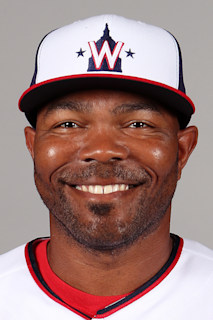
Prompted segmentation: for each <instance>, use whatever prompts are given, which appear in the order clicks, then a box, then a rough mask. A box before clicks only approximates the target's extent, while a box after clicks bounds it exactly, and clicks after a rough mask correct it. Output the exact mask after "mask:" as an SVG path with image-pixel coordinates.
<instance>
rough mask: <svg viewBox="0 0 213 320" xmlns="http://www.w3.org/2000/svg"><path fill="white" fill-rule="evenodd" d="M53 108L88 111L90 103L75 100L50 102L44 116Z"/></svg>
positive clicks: (89, 110)
mask: <svg viewBox="0 0 213 320" xmlns="http://www.w3.org/2000/svg"><path fill="white" fill-rule="evenodd" d="M55 110H71V111H76V112H82V113H90V112H91V105H89V104H88V103H86V104H82V103H80V102H77V101H61V102H51V103H50V104H48V106H47V110H46V112H45V114H44V116H45V117H47V116H48V115H49V114H51V113H52V112H54V111H55Z"/></svg>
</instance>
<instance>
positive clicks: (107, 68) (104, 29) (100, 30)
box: [19, 15, 195, 128]
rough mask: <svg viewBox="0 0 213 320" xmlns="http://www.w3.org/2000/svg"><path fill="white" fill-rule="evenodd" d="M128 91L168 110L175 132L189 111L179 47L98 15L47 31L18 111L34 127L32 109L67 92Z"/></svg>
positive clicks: (164, 36) (166, 37)
mask: <svg viewBox="0 0 213 320" xmlns="http://www.w3.org/2000/svg"><path fill="white" fill-rule="evenodd" d="M99 88H101V89H103V88H104V89H115V90H123V91H131V92H135V93H139V94H141V95H145V96H148V97H151V98H153V99H156V100H157V101H158V102H160V103H161V104H162V105H163V106H165V107H166V108H168V109H169V110H171V111H174V112H175V113H176V114H177V116H178V119H179V122H180V126H181V128H184V127H186V126H187V124H188V122H189V121H190V118H191V115H192V114H193V112H194V110H195V108H194V104H193V102H192V101H191V99H190V98H189V97H188V96H187V95H186V92H185V86H184V82H183V72H182V58H181V52H180V47H179V45H178V42H177V40H176V39H175V38H174V36H173V35H172V34H171V33H169V32H168V31H166V30H164V29H162V28H159V27H156V26H152V25H149V24H146V23H143V22H140V21H134V20H130V19H127V18H124V17H120V16H117V15H100V16H95V17H91V18H87V19H85V20H81V21H77V22H74V23H72V24H70V25H67V26H64V27H61V28H59V29H57V30H54V31H52V32H50V33H49V34H48V35H46V36H45V37H44V38H43V40H42V41H41V43H40V45H39V47H38V50H37V54H36V61H35V71H34V75H33V79H32V82H31V85H30V87H29V88H28V89H27V90H26V91H25V92H24V93H23V94H22V96H21V98H20V100H19V107H20V110H21V111H23V112H25V115H26V117H27V119H28V121H29V122H30V123H31V125H32V126H34V127H35V126H36V115H37V112H38V110H39V109H40V108H41V107H43V106H44V105H45V104H47V103H48V102H49V101H51V100H53V99H56V98H58V97H60V96H63V95H66V94H68V93H70V92H74V91H79V90H90V89H99Z"/></svg>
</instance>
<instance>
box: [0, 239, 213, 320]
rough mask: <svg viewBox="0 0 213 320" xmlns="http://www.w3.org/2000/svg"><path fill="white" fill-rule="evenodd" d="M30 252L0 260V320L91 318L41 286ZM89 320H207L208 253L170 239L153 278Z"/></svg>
mask: <svg viewBox="0 0 213 320" xmlns="http://www.w3.org/2000/svg"><path fill="white" fill-rule="evenodd" d="M32 247H33V242H31V243H30V244H28V245H27V246H26V247H25V246H21V247H19V248H17V249H14V250H12V251H10V252H8V253H6V254H4V255H2V256H1V257H0V319H1V320H15V319H21V320H40V319H42V320H43V319H44V320H47V319H51V320H58V319H63V320H82V319H91V318H90V317H89V316H87V315H86V314H83V313H81V312H80V311H78V310H75V309H73V308H72V306H69V305H66V303H65V302H64V301H63V300H62V299H61V298H60V297H59V296H58V295H57V293H55V292H52V290H51V289H50V288H49V287H48V286H47V284H46V283H45V282H44V280H43V278H42V277H41V274H39V271H38V269H37V266H36V261H35V257H34V256H33V250H32ZM109 281H110V279H109ZM93 319H106V320H114V319H115V320H130V319H131V320H158V319H159V320H189V319H193V320H201V319H205V320H213V251H212V250H210V249H208V248H206V247H204V246H202V245H201V244H199V243H197V242H194V241H190V240H184V244H183V241H182V239H180V238H179V237H177V236H176V245H175V246H174V248H173V252H172V254H171V256H170V258H169V260H168V261H167V263H166V264H165V265H164V266H163V268H162V269H161V270H160V271H159V272H158V273H157V274H156V275H155V277H153V278H152V279H151V280H150V281H148V282H147V283H145V284H144V285H143V286H141V287H140V288H138V289H137V290H136V291H134V292H132V293H131V294H129V295H127V296H126V297H125V298H122V299H121V300H120V301H117V302H116V303H114V304H112V305H110V306H106V308H104V309H102V310H99V311H98V313H97V314H96V315H95V316H94V317H93Z"/></svg>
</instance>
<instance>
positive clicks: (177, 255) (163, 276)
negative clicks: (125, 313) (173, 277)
mask: <svg viewBox="0 0 213 320" xmlns="http://www.w3.org/2000/svg"><path fill="white" fill-rule="evenodd" d="M182 249H183V239H182V238H180V243H179V247H178V250H177V253H176V256H175V259H174V260H173V262H172V263H171V265H170V267H169V268H168V269H167V270H166V271H165V272H164V273H163V274H162V276H161V277H159V278H158V279H157V280H156V281H155V282H154V283H153V284H152V285H150V286H149V287H148V288H147V289H145V290H144V291H143V292H141V293H140V294H138V295H137V296H135V297H134V298H132V299H131V300H129V301H127V302H126V303H123V304H122V305H121V306H118V307H117V308H116V307H115V308H113V310H110V311H109V312H106V313H103V314H100V315H99V314H97V315H96V318H97V319H98V318H105V317H108V316H109V315H111V314H113V313H115V312H116V311H118V310H120V309H122V308H124V307H125V306H127V305H128V304H130V303H132V302H133V301H136V300H138V299H139V298H141V297H142V296H144V295H145V294H146V293H148V292H149V291H151V290H152V289H154V288H155V287H157V286H158V284H159V283H160V282H162V281H163V279H165V278H166V277H167V275H168V274H169V273H170V272H171V271H172V269H173V268H174V267H175V265H176V264H177V262H178V260H179V258H180V255H181V252H182Z"/></svg>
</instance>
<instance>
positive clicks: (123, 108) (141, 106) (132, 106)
mask: <svg viewBox="0 0 213 320" xmlns="http://www.w3.org/2000/svg"><path fill="white" fill-rule="evenodd" d="M138 110H148V111H154V112H157V113H160V109H159V107H157V106H155V105H151V104H148V103H144V102H138V103H124V104H122V105H120V106H117V107H115V109H113V110H112V112H113V113H114V114H115V115H118V114H121V113H130V112H133V111H138Z"/></svg>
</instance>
